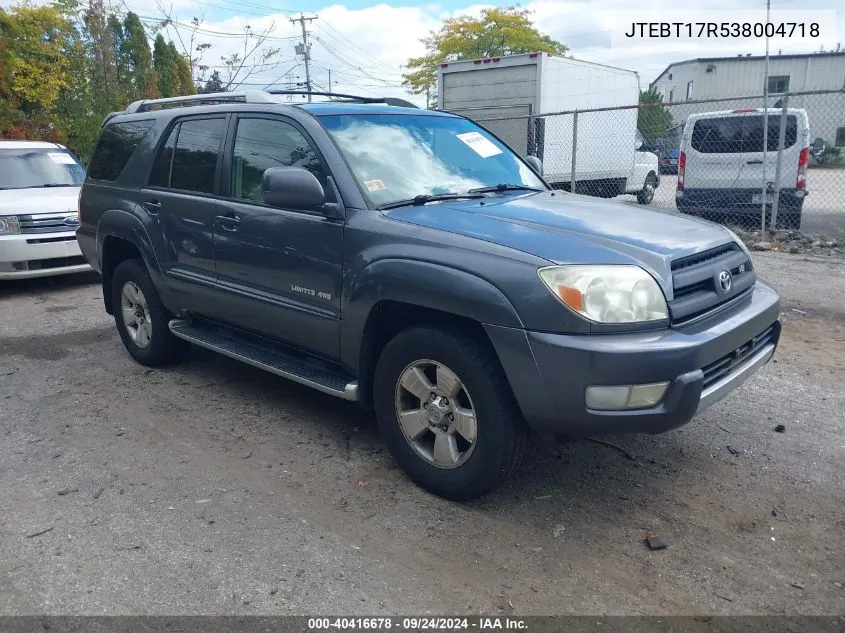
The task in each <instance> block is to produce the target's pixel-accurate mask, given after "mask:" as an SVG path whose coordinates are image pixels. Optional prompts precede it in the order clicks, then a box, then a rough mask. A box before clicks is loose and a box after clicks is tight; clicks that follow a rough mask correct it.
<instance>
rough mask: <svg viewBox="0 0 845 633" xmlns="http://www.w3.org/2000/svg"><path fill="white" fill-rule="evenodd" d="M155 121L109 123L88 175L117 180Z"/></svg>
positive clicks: (95, 177)
mask: <svg viewBox="0 0 845 633" xmlns="http://www.w3.org/2000/svg"><path fill="white" fill-rule="evenodd" d="M154 123H155V122H154V121H153V120H146V121H131V122H126V123H112V124H111V125H107V126H106V127H105V129H104V130H103V133H102V134H101V135H100V140H99V142H98V143H97V148H96V150H94V155H93V156H92V157H91V163H90V164H89V165H88V177H89V178H91V179H92V180H117V179H118V178H119V177H120V174H121V172H123V168H124V167H126V163H128V162H129V159H130V158H131V157H132V154H133V153H134V152H135V150H136V149H137V148H138V145H140V143H141V141H142V140H144V137H145V136H146V135H147V134H149V132H150V130H151V129H152V128H153V124H154Z"/></svg>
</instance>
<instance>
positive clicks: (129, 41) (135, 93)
mask: <svg viewBox="0 0 845 633" xmlns="http://www.w3.org/2000/svg"><path fill="white" fill-rule="evenodd" d="M122 34H123V39H122V40H121V42H120V60H121V65H120V67H122V68H125V71H124V73H123V74H124V76H123V83H124V84H125V85H126V89H127V92H128V93H129V99H128V101H134V100H136V99H149V98H152V97H155V96H156V95H157V94H158V86H157V79H156V76H155V72H154V70H153V56H152V53H151V52H150V44H149V42H148V41H147V32H146V31H145V30H144V25H143V24H141V20H140V19H139V18H138V16H137V15H136V14H135V13H133V12H132V11H130V12H129V13H127V14H126V17H125V18H124V20H123V25H122Z"/></svg>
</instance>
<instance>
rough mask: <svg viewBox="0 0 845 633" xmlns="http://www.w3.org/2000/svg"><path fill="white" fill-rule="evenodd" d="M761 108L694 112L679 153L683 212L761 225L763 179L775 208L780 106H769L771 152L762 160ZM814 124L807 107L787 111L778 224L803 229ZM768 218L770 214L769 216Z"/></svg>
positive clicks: (679, 205)
mask: <svg viewBox="0 0 845 633" xmlns="http://www.w3.org/2000/svg"><path fill="white" fill-rule="evenodd" d="M764 113H765V110H764V109H763V108H751V109H744V110H730V111H724V112H707V113H702V114H692V115H690V117H689V118H688V119H687V123H686V125H685V126H684V134H683V138H682V139H681V153H680V156H679V157H678V186H677V191H676V192H675V204H676V206H677V208H678V211H680V212H681V213H690V214H697V215H703V216H708V215H709V216H712V217H713V219H719V220H722V221H725V220H733V221H735V222H736V223H737V224H743V223H750V224H752V225H759V224H760V211H761V207H762V203H763V192H762V187H763V178H764V173H765V179H766V183H767V193H766V204H767V209H768V210H769V213H771V203H772V202H773V200H774V189H775V170H776V165H777V150H778V140H779V134H780V120H781V113H782V110H781V109H779V108H770V109H769V111H768V114H769V125H768V128H769V129H768V142H767V143H766V146H767V149H768V152H767V156H766V164H765V170H764V164H763V120H764V119H763V115H764ZM809 157H810V127H809V123H808V120H807V112H806V110H800V109H797V108H789V109H788V110H787V112H786V131H785V136H784V151H783V163H782V165H781V178H780V200H779V202H778V228H795V229H797V228H800V226H801V209H802V206H803V204H804V198H805V197H806V196H807V195H808V194H807V163H808V161H809ZM769 220H770V218H769Z"/></svg>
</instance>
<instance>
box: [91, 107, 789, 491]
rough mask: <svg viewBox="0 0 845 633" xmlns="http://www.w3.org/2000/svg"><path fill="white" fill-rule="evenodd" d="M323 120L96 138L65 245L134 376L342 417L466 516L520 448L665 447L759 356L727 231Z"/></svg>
mask: <svg viewBox="0 0 845 633" xmlns="http://www.w3.org/2000/svg"><path fill="white" fill-rule="evenodd" d="M332 97H333V100H330V101H324V102H313V103H302V104H286V103H283V102H282V100H281V99H280V97H279V95H278V94H277V93H271V92H259V91H253V92H244V93H226V94H219V95H200V96H194V97H177V98H172V99H159V100H154V101H143V102H137V103H134V104H132V105H131V106H129V107H128V108H127V109H126V110H125V111H123V112H119V113H115V114H112V115H110V116H109V117H108V118H107V119H106V121H105V122H104V126H103V130H102V132H101V136H100V139H99V141H98V143H97V146H96V150H95V152H94V156H93V158H92V160H91V164H90V166H89V169H88V174H87V178H86V180H85V183H84V185H83V187H82V193H81V196H80V200H79V220H80V226H79V229H78V232H77V235H78V239H79V244H80V246H81V248H82V251H83V253H84V254H85V257H86V258H87V260H88V261H89V262H90V264H91V265H92V266H93V267H94V268H95V269H97V270H98V271H100V272H101V273H102V283H103V295H104V299H105V309H106V310H107V312H108V313H109V314H112V315H114V320H115V323H116V326H117V330H118V332H119V333H120V337H121V338H122V340H123V343H124V345H125V346H126V349H127V350H128V351H129V353H130V354H131V355H132V356H133V357H134V358H135V360H136V361H138V362H139V363H142V364H144V365H148V366H159V365H163V364H166V363H170V362H173V361H175V360H177V359H178V358H179V357H180V355H181V354H182V352H183V350H184V348H185V347H186V346H187V345H186V344H187V343H192V344H194V345H199V346H201V347H205V348H208V349H211V350H214V351H216V352H219V353H221V354H224V355H226V356H229V357H232V358H235V359H237V360H240V361H243V362H246V363H249V364H251V365H254V366H256V367H260V368H262V369H265V370H267V371H269V372H272V373H275V374H277V375H280V376H283V377H285V378H288V379H291V380H294V381H296V382H299V383H301V384H304V385H307V386H309V387H313V388H314V389H317V390H319V391H322V392H324V393H327V394H331V395H333V396H337V397H339V398H343V399H346V400H353V401H357V402H359V403H360V404H361V406H363V407H365V408H367V409H372V410H374V412H375V416H376V418H377V420H378V423H379V426H380V429H381V431H382V433H383V435H384V438H385V441H386V443H387V445H388V447H389V449H390V451H391V453H392V454H393V456H394V458H395V459H396V461H397V463H398V464H399V465H400V466H401V467H402V469H403V470H404V471H405V472H406V473H407V475H408V476H409V477H410V478H411V479H412V480H413V481H414V482H416V483H417V484H419V485H421V486H422V487H424V488H426V489H427V490H430V491H432V492H434V493H436V494H438V495H441V496H444V497H447V498H450V499H456V500H467V499H471V498H474V497H477V496H479V495H482V494H484V493H486V492H488V491H490V490H491V489H493V488H494V487H495V486H497V485H498V484H499V483H501V482H502V481H503V479H504V478H505V477H506V476H507V475H508V474H509V473H510V472H511V470H512V469H513V468H514V467H515V466H516V465H517V464H518V463H519V461H520V459H521V458H522V457H523V456H524V455H525V454H526V452H527V449H528V447H529V446H530V442H529V439H530V438H531V437H532V436H537V435H540V436H552V437H554V436H563V437H569V438H573V437H582V438H583V437H590V436H595V435H599V434H606V433H631V432H646V433H659V432H663V431H667V430H669V429H672V428H675V427H678V426H680V425H682V424H685V423H686V422H688V421H689V420H690V419H691V418H692V417H693V416H694V415H695V414H696V413H697V412H700V411H701V410H702V409H704V408H705V407H707V406H709V405H711V404H712V403H714V402H715V401H717V400H719V399H720V398H722V397H723V396H725V395H726V394H727V393H728V392H730V391H731V390H733V389H734V388H735V387H737V386H738V385H739V384H740V383H741V382H742V381H743V380H745V379H746V378H747V377H748V376H749V375H751V374H752V373H753V372H754V371H755V370H757V369H758V368H759V367H761V366H762V365H764V364H765V363H766V362H767V361H768V360H769V359H770V358H771V357H772V355H773V353H774V351H775V347H776V346H777V344H778V339H779V336H780V322H779V313H780V300H779V297H778V295H777V293H776V292H775V291H774V290H773V289H772V288H770V287H769V286H767V285H765V284H764V283H763V282H761V281H760V280H758V279H757V278H756V275H755V271H754V267H753V265H752V261H751V257H750V256H749V254H748V252H747V251H746V249H745V247H744V246H743V245H742V244H741V242H740V241H739V240H738V239H737V238H736V237H735V236H734V235H733V234H732V233H731V232H730V231H728V230H727V229H725V228H723V227H721V226H719V225H716V224H711V223H709V222H705V221H702V220H697V219H692V218H687V217H681V216H678V215H674V214H669V213H659V212H654V211H649V210H646V209H642V208H634V207H631V206H627V205H622V204H619V203H615V202H608V201H602V200H600V199H596V198H591V197H585V196H579V195H573V194H569V193H565V192H561V191H553V190H552V189H551V188H550V187H549V186H547V184H546V183H545V182H544V181H543V179H542V177H541V175H540V174H541V173H542V165H541V164H540V161H538V160H537V159H536V158H534V157H527V158H525V159H523V158H521V157H519V156H517V155H516V154H515V153H514V152H513V151H511V150H510V149H509V148H508V147H507V146H506V145H505V144H503V143H502V142H501V141H500V140H499V139H498V138H496V137H495V136H493V135H492V134H490V133H489V132H487V131H486V130H485V129H483V128H481V127H479V126H478V125H476V124H474V123H472V122H471V121H469V120H467V119H465V118H462V117H460V116H456V115H453V114H449V113H446V112H436V111H427V110H421V109H417V108H414V107H412V106H411V107H409V106H410V104H405V105H402V104H401V103H398V102H397V101H396V100H379V99H367V98H353V97H348V96H347V95H337V96H332Z"/></svg>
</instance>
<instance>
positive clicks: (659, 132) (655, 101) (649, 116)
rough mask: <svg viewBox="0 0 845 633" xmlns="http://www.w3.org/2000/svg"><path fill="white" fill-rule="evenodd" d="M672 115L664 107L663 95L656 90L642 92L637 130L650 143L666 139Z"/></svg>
mask: <svg viewBox="0 0 845 633" xmlns="http://www.w3.org/2000/svg"><path fill="white" fill-rule="evenodd" d="M670 125H672V114H671V113H670V112H669V110H667V109H666V107H665V106H664V105H663V95H662V94H660V93H659V92H656V91H654V90H644V91H642V92H640V108H639V110H638V112H637V129H638V130H639V131H640V134H642V135H643V137H644V138H645V139H646V140H648V141H653V140H655V139H658V138H666V135H667V134H668V132H669V126H670Z"/></svg>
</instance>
